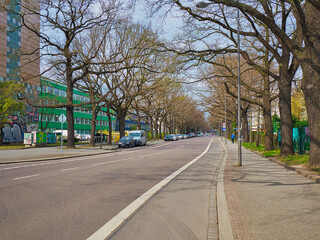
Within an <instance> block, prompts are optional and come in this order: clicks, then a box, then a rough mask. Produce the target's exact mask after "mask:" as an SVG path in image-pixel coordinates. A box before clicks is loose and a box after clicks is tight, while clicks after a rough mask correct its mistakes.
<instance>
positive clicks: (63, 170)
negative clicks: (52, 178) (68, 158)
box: [60, 167, 79, 172]
mask: <svg viewBox="0 0 320 240" xmlns="http://www.w3.org/2000/svg"><path fill="white" fill-rule="evenodd" d="M77 168H79V167H74V168H66V169H62V170H60V171H61V172H65V171H71V170H75V169H77Z"/></svg>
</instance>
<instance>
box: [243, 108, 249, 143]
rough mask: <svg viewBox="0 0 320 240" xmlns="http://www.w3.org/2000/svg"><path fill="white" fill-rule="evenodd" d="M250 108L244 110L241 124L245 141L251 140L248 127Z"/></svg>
mask: <svg viewBox="0 0 320 240" xmlns="http://www.w3.org/2000/svg"><path fill="white" fill-rule="evenodd" d="M247 112H248V108H247V107H246V109H245V110H244V111H242V114H241V125H242V136H243V142H245V143H247V142H249V129H248V115H247Z"/></svg>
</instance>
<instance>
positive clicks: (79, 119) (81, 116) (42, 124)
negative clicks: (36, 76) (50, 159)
mask: <svg viewBox="0 0 320 240" xmlns="http://www.w3.org/2000/svg"><path fill="white" fill-rule="evenodd" d="M66 89H67V87H66V86H65V85H63V84H61V83H59V82H56V81H53V80H50V79H47V78H43V77H42V78H41V81H40V87H39V89H38V90H39V101H40V103H41V104H44V105H52V104H57V103H63V102H66ZM73 102H74V104H80V103H85V102H88V103H89V102H90V99H89V95H88V94H87V93H84V92H82V91H80V90H78V89H74V90H73ZM106 112H107V108H105V107H103V108H102V113H101V112H99V113H98V115H97V120H96V131H100V129H101V128H102V131H109V123H108V117H107V113H106ZM61 114H64V115H65V116H66V109H61V108H39V131H48V132H53V131H55V130H61V121H60V120H59V119H60V116H61ZM74 120H75V122H74V129H75V131H76V132H77V134H80V135H89V134H90V131H91V120H92V112H91V107H90V105H89V104H88V105H83V106H81V107H75V108H74ZM112 122H113V126H115V117H113V118H112ZM63 129H64V130H66V129H67V123H66V122H65V123H63Z"/></svg>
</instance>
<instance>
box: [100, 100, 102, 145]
mask: <svg viewBox="0 0 320 240" xmlns="http://www.w3.org/2000/svg"><path fill="white" fill-rule="evenodd" d="M100 149H102V103H101V108H100Z"/></svg>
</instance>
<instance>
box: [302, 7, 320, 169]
mask: <svg viewBox="0 0 320 240" xmlns="http://www.w3.org/2000/svg"><path fill="white" fill-rule="evenodd" d="M305 13H306V22H307V26H308V29H311V30H312V31H313V32H312V33H313V34H311V35H310V40H311V41H312V42H313V46H310V45H309V43H308V42H306V54H307V56H311V57H312V59H313V61H312V64H314V65H315V66H317V67H318V68H317V70H315V68H312V67H311V66H310V63H309V64H306V63H304V64H302V71H303V80H302V89H303V92H304V95H305V100H306V107H307V115H308V121H309V136H310V158H309V163H308V167H309V168H320V157H319V156H320V108H319V103H320V69H319V66H320V18H319V14H320V11H319V10H318V9H316V8H315V7H314V6H312V5H311V4H310V3H309V2H308V1H306V8H305Z"/></svg>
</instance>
